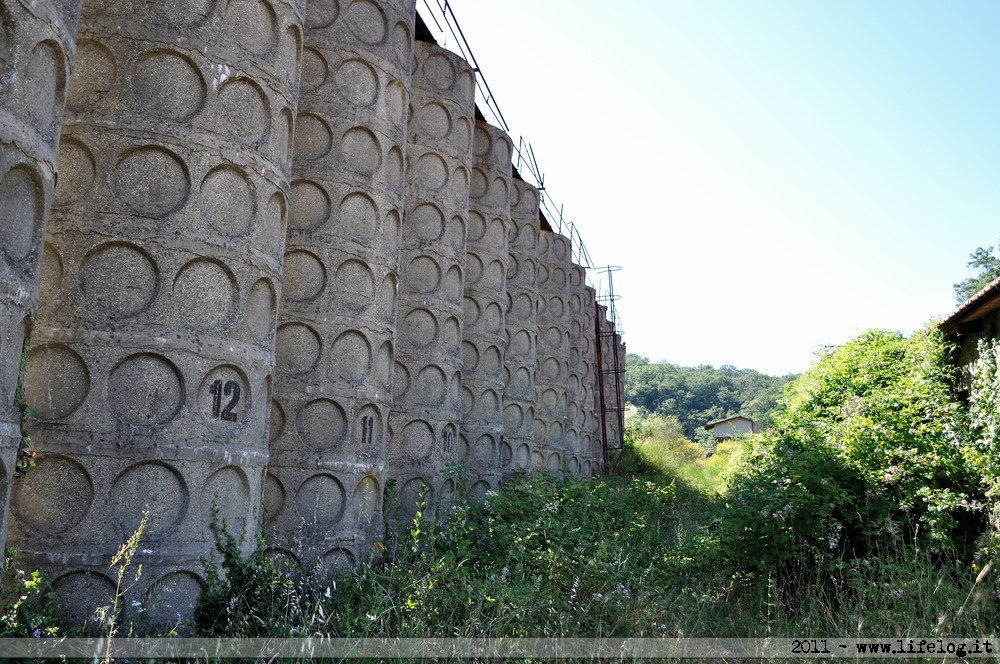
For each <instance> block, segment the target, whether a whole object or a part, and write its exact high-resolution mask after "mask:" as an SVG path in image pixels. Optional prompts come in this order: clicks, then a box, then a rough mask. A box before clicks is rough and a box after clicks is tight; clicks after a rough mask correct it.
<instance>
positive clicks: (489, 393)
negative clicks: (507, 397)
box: [473, 390, 502, 422]
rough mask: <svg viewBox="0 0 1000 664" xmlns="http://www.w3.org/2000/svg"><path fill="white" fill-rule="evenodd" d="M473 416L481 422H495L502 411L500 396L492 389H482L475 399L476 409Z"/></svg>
mask: <svg viewBox="0 0 1000 664" xmlns="http://www.w3.org/2000/svg"><path fill="white" fill-rule="evenodd" d="M473 415H474V417H475V418H476V419H477V420H479V421H481V422H496V421H497V420H499V419H500V417H501V415H502V413H501V410H500V396H499V395H498V394H497V393H496V391H494V390H483V392H482V393H481V394H480V395H479V398H478V399H476V409H475V412H474V414H473Z"/></svg>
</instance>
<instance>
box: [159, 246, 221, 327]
mask: <svg viewBox="0 0 1000 664" xmlns="http://www.w3.org/2000/svg"><path fill="white" fill-rule="evenodd" d="M173 299H174V302H175V303H176V306H177V312H178V314H179V315H180V318H181V320H182V321H183V322H184V323H186V324H187V325H189V326H190V327H191V328H192V329H195V330H198V331H202V332H207V331H214V330H220V329H222V328H223V327H225V326H226V325H228V324H229V323H230V322H231V321H232V319H233V317H234V316H235V314H236V278H235V277H234V276H233V274H232V272H230V271H229V268H228V267H226V266H225V265H223V264H222V263H220V262H219V261H217V260H214V259H211V258H197V259H195V260H193V261H191V262H189V263H187V264H186V265H184V266H183V267H182V268H181V269H180V270H179V271H178V272H177V276H176V277H174V288H173Z"/></svg>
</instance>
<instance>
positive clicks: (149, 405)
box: [108, 353, 184, 427]
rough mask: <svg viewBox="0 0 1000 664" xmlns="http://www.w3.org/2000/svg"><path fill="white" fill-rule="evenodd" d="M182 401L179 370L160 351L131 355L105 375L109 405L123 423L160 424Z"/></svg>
mask: <svg viewBox="0 0 1000 664" xmlns="http://www.w3.org/2000/svg"><path fill="white" fill-rule="evenodd" d="M183 404H184V383H183V380H182V378H181V374H180V371H178V370H177V367H175V366H174V364H173V363H172V362H171V361H170V360H168V359H167V358H165V357H163V356H162V355H157V354H155V353H137V354H135V355H130V356H129V357H126V358H125V359H123V360H122V361H121V362H119V363H118V364H117V365H116V366H115V368H114V369H112V370H111V374H110V375H109V376H108V405H109V407H110V408H111V411H112V412H113V413H114V414H115V416H116V417H117V418H118V420H119V421H121V422H123V423H124V424H128V425H131V426H137V427H157V426H162V425H164V424H167V423H168V422H170V421H171V420H173V419H174V417H176V416H177V414H178V413H179V412H180V409H181V406H182V405H183Z"/></svg>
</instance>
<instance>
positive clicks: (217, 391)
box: [209, 379, 240, 422]
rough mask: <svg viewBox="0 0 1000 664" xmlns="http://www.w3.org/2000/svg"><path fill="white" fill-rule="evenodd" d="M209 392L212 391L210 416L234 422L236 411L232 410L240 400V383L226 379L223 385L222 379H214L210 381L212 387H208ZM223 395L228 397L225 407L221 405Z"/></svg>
mask: <svg viewBox="0 0 1000 664" xmlns="http://www.w3.org/2000/svg"><path fill="white" fill-rule="evenodd" d="M209 392H211V393H212V417H214V418H215V419H217V420H225V421H226V422H235V421H236V413H234V412H233V408H236V404H238V403H239V402H240V384H239V383H237V382H236V381H235V380H227V381H226V384H225V386H223V384H222V381H221V380H218V379H216V380H215V382H213V383H212V387H211V388H209ZM223 396H227V397H230V399H229V403H228V404H226V407H225V408H223V407H222V397H223Z"/></svg>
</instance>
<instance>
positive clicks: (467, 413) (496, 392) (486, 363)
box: [458, 122, 513, 500]
mask: <svg viewBox="0 0 1000 664" xmlns="http://www.w3.org/2000/svg"><path fill="white" fill-rule="evenodd" d="M512 147H513V146H512V145H511V140H510V137H509V136H507V134H506V133H504V132H503V130H501V129H498V128H496V127H492V126H490V125H488V124H486V123H485V122H477V123H476V130H475V135H474V138H473V149H472V151H473V154H474V159H473V167H472V178H471V180H470V189H469V225H468V253H467V254H466V260H465V299H464V303H463V307H462V309H463V325H462V420H461V427H460V429H459V452H458V453H459V460H460V461H461V462H462V464H463V465H464V467H465V469H466V471H467V474H468V478H467V481H468V483H469V487H470V488H471V490H472V495H473V496H474V497H475V498H476V499H478V500H481V499H482V498H484V497H485V495H486V492H487V491H489V490H490V489H494V490H495V489H497V488H499V484H500V477H501V475H502V470H503V469H502V467H501V462H500V442H501V437H502V436H503V432H504V421H503V389H504V383H505V380H504V354H505V350H506V347H507V341H506V331H507V330H506V325H507V324H506V310H507V264H508V262H509V260H510V252H509V247H508V237H509V235H510V226H511V218H510V195H511V166H510V157H511V149H512Z"/></svg>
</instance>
